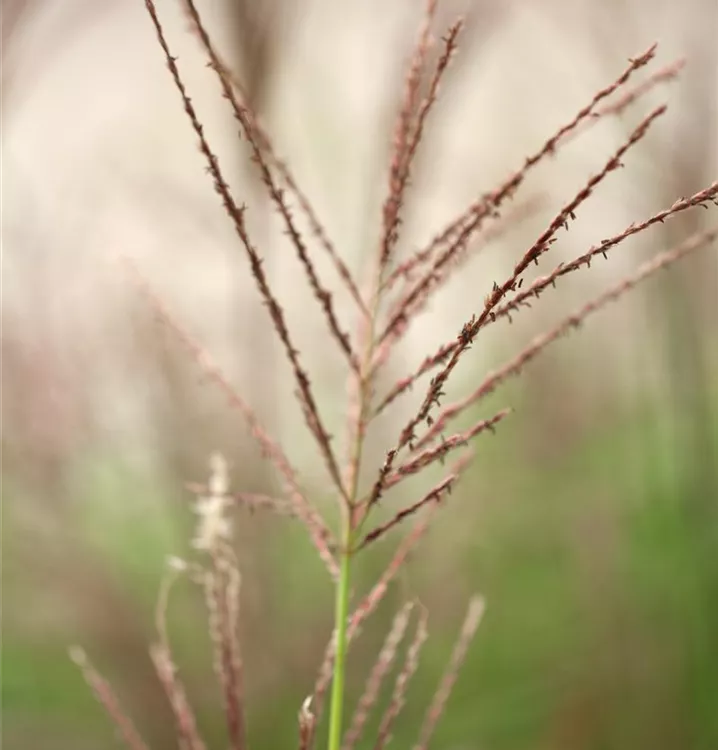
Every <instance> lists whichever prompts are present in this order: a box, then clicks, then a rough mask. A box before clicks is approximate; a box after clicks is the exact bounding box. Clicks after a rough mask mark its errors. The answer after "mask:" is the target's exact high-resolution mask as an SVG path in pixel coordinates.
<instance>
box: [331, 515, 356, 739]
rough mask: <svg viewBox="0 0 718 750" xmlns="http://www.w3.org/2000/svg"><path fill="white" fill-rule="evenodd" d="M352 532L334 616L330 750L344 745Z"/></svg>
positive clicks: (346, 541) (346, 536)
mask: <svg viewBox="0 0 718 750" xmlns="http://www.w3.org/2000/svg"><path fill="white" fill-rule="evenodd" d="M350 537H351V531H350V528H349V522H347V527H346V530H345V534H344V549H343V550H342V559H341V567H340V569H339V580H338V581H337V596H336V609H335V614H334V620H335V628H336V645H335V654H334V675H333V678H332V699H331V713H330V715H329V745H328V750H339V748H340V747H341V743H342V710H343V708H344V667H345V664H346V656H347V625H348V620H349V573H350V570H351V564H350V563H351V546H350V543H351V538H350Z"/></svg>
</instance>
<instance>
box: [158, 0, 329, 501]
mask: <svg viewBox="0 0 718 750" xmlns="http://www.w3.org/2000/svg"><path fill="white" fill-rule="evenodd" d="M145 5H146V6H147V10H148V12H149V14H150V17H151V18H152V22H153V23H154V26H155V31H156V33H157V38H158V40H159V43H160V46H161V47H162V50H163V52H164V54H165V57H166V59H167V66H168V67H169V69H170V72H171V73H172V79H173V80H174V83H175V86H176V87H177V89H178V91H179V93H180V95H181V97H182V101H183V102H184V106H185V112H186V113H187V116H188V117H189V119H190V122H191V124H192V127H193V129H194V131H195V133H196V134H197V137H198V139H199V143H200V151H201V152H202V154H203V155H204V156H205V158H206V160H207V164H208V169H209V172H210V174H211V175H212V178H213V180H214V184H215V189H216V191H217V192H218V193H219V195H220V196H221V198H222V203H223V205H224V207H225V209H226V211H227V213H228V214H229V216H230V218H231V219H232V222H233V224H234V227H235V230H236V232H237V235H238V237H239V238H240V240H241V242H242V245H243V246H244V249H245V251H246V253H247V256H248V259H249V263H250V267H251V269H252V275H253V277H254V279H255V281H256V283H257V287H258V289H259V291H260V294H261V296H262V299H263V300H264V303H265V304H266V306H267V308H268V310H269V315H270V317H271V319H272V322H273V324H274V328H275V330H276V332H277V336H278V337H279V339H280V340H281V342H282V345H283V347H284V350H285V352H286V354H287V357H288V359H289V361H290V364H291V366H292V371H293V373H294V377H295V380H296V381H297V385H298V388H299V390H298V395H299V400H300V403H301V406H302V412H303V413H304V417H305V420H306V422H307V425H308V427H309V430H310V432H311V433H312V435H313V436H314V438H315V440H316V442H317V445H318V446H319V450H320V452H321V454H322V456H323V457H324V461H325V464H326V466H327V469H328V471H329V475H330V476H331V478H332V480H333V481H334V484H335V485H336V487H337V489H338V490H339V491H340V492H341V493H342V494H344V488H343V486H342V482H341V476H340V474H339V468H338V466H337V463H336V459H335V457H334V453H333V451H332V448H331V443H330V437H329V434H328V433H327V431H326V430H325V429H324V425H323V423H322V420H321V417H320V415H319V410H318V408H317V404H316V401H315V399H314V395H313V393H312V388H311V385H310V383H309V378H308V377H307V374H306V372H305V371H304V369H303V368H302V365H301V362H300V359H299V352H298V351H297V349H296V348H295V347H294V345H293V344H292V341H291V338H290V335H289V330H288V329H287V324H286V321H285V318H284V312H283V310H282V308H281V306H280V305H279V303H278V302H277V299H276V298H275V296H274V294H273V293H272V291H271V288H270V287H269V283H268V281H267V277H266V275H265V273H264V270H263V268H262V260H261V258H260V257H259V254H258V253H257V251H256V249H255V248H254V246H253V245H252V243H251V241H250V239H249V235H248V233H247V229H246V225H245V222H244V209H243V208H241V209H240V208H239V207H238V206H237V204H236V203H235V202H234V199H233V198H232V195H231V193H230V191H229V187H228V185H227V183H226V181H225V179H224V177H223V176H222V172H221V170H220V167H219V162H218V160H217V157H216V156H215V155H214V154H213V153H212V151H211V150H210V148H209V145H208V143H207V140H206V139H205V137H204V130H203V128H202V125H201V123H200V122H199V119H198V117H197V114H196V112H195V110H194V107H193V106H192V103H191V100H190V98H189V96H188V95H187V91H186V89H185V86H184V83H183V82H182V79H181V77H180V74H179V70H178V68H177V65H176V63H175V58H174V57H172V55H171V53H170V49H169V47H168V45H167V41H166V39H165V36H164V32H163V30H162V26H161V25H160V21H159V18H158V17H157V12H156V10H155V7H154V3H153V2H152V0H145Z"/></svg>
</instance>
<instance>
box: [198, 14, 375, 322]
mask: <svg viewBox="0 0 718 750" xmlns="http://www.w3.org/2000/svg"><path fill="white" fill-rule="evenodd" d="M185 7H186V5H185ZM189 16H190V21H191V25H192V28H193V29H194V31H195V32H197V36H198V37H199V40H200V42H201V43H202V44H203V46H204V39H203V37H202V36H201V35H200V34H199V33H198V29H197V23H196V20H195V18H194V16H192V15H191V14H189ZM212 49H213V51H214V61H213V63H212V65H213V67H214V69H215V70H216V71H217V73H218V75H220V76H222V77H223V78H225V79H226V80H227V81H229V83H230V84H231V86H232V87H233V88H234V89H236V91H237V92H238V93H239V96H240V97H241V100H242V101H241V102H238V104H239V105H241V106H243V107H244V111H245V112H246V113H247V116H248V117H249V118H250V121H251V124H252V128H253V131H254V138H255V140H256V142H257V145H258V147H259V148H260V149H261V151H262V153H263V155H264V156H265V158H266V159H267V161H268V163H269V165H270V166H272V167H274V169H275V170H276V171H277V173H278V174H279V176H280V177H281V179H282V180H283V181H284V183H285V185H286V186H287V189H288V190H289V192H290V193H292V194H293V195H294V197H295V199H296V201H297V203H298V205H299V207H300V209H301V210H302V212H303V213H304V216H305V218H306V220H307V222H308V223H309V228H310V229H311V232H312V234H313V235H314V236H315V237H316V239H317V240H318V241H319V244H320V245H321V246H322V248H323V249H324V251H325V252H326V254H327V255H328V256H329V259H330V260H331V262H332V264H333V265H334V267H335V269H336V271H337V274H338V275H339V277H340V278H341V279H342V281H343V282H344V284H345V285H346V287H347V290H348V291H349V293H350V295H351V296H352V298H353V299H354V301H355V302H356V304H357V306H358V307H359V309H360V310H361V311H362V312H363V313H364V315H368V310H367V309H366V305H365V304H364V300H363V299H362V297H361V294H360V293H359V289H358V288H357V286H356V283H355V282H354V279H353V278H352V275H351V272H350V271H349V268H348V267H347V265H346V264H345V263H344V261H343V260H342V259H341V257H340V256H339V254H338V253H337V250H336V248H335V247H334V243H333V242H332V241H331V240H330V239H329V236H328V235H327V232H326V229H325V228H324V226H323V225H322V223H321V221H320V220H319V218H318V217H317V214H316V212H315V211H314V208H313V206H312V204H311V203H310V201H309V199H308V198H307V196H306V194H305V193H304V191H303V190H302V189H301V187H300V186H299V184H298V183H297V180H296V178H295V177H294V175H293V174H292V171H291V170H290V168H289V166H288V164H287V163H286V161H284V160H283V159H281V158H280V157H279V156H278V155H277V152H276V150H275V148H274V146H273V144H272V139H271V138H270V137H269V133H268V132H267V130H266V129H265V128H264V126H263V125H262V123H261V121H260V120H259V118H258V116H257V114H256V113H254V112H252V110H251V109H250V108H249V107H247V106H246V102H247V100H248V97H247V93H246V91H245V89H244V86H243V85H242V83H241V82H240V81H239V79H238V78H237V76H236V75H235V74H234V73H233V72H232V70H231V69H230V67H229V66H228V65H227V63H226V62H225V61H224V60H223V59H222V57H221V56H220V55H219V53H218V52H217V50H216V48H214V47H213V48H212Z"/></svg>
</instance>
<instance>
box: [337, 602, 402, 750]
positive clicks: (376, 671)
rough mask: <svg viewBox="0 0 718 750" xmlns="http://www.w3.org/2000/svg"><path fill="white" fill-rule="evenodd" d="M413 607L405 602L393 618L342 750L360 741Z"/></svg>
mask: <svg viewBox="0 0 718 750" xmlns="http://www.w3.org/2000/svg"><path fill="white" fill-rule="evenodd" d="M413 607H414V604H413V602H407V603H406V604H405V605H404V606H403V607H402V608H401V609H400V610H399V612H398V613H397V614H396V616H395V617H394V621H393V623H392V626H391V630H390V631H389V634H388V635H387V637H386V640H385V641H384V645H383V646H382V648H381V651H380V652H379V656H378V657H377V660H376V662H375V663H374V666H373V667H372V670H371V672H370V673H369V677H367V681H366V685H365V687H364V692H363V693H362V696H361V698H359V703H358V704H357V707H356V710H355V712H354V716H353V717H352V721H351V725H350V727H349V729H348V730H347V733H346V737H345V738H344V744H343V745H342V748H343V750H352V748H354V747H356V744H357V742H358V741H359V740H360V739H361V735H362V732H363V730H364V725H365V724H366V720H367V718H368V717H369V712H370V711H371V709H372V708H373V706H374V704H375V703H376V701H377V698H378V697H379V691H380V690H381V686H382V683H383V682H384V677H385V676H386V674H387V672H388V671H389V670H390V669H391V667H392V664H393V663H394V659H395V658H396V652H397V649H398V648H399V646H400V645H401V642H402V640H403V639H404V635H405V634H406V629H407V627H408V625H409V616H410V615H411V611H412V609H413Z"/></svg>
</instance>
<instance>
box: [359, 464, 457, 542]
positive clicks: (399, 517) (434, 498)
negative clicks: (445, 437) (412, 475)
mask: <svg viewBox="0 0 718 750" xmlns="http://www.w3.org/2000/svg"><path fill="white" fill-rule="evenodd" d="M456 480H457V476H456V475H455V474H449V476H448V477H445V478H444V479H442V480H441V482H439V484H437V485H436V486H435V487H432V489H430V490H429V491H428V492H427V493H426V494H425V495H424V496H423V497H422V498H421V499H420V500H417V501H416V502H415V503H412V504H411V505H409V506H407V507H406V508H402V509H401V510H400V511H398V513H396V515H395V516H393V518H390V519H389V520H388V521H387V522H386V523H383V524H381V526H377V527H376V528H375V529H372V530H371V531H370V532H369V533H368V534H367V535H366V536H365V537H364V539H362V541H361V544H360V545H359V547H358V549H360V550H361V549H364V547H366V546H367V545H368V544H371V543H372V542H375V541H376V540H377V539H379V538H380V537H382V536H384V534H386V532H387V531H390V530H391V529H393V528H394V527H395V526H398V525H399V524H400V523H401V522H402V521H404V520H406V519H407V518H408V517H409V516H413V515H414V514H415V513H417V512H418V511H419V510H421V509H422V508H423V507H425V506H426V505H428V504H429V503H436V504H438V503H440V502H441V498H442V497H443V496H444V494H446V493H447V492H450V491H451V488H452V486H453V484H454V482H455V481H456Z"/></svg>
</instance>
